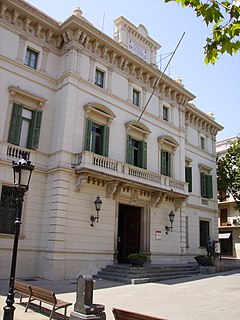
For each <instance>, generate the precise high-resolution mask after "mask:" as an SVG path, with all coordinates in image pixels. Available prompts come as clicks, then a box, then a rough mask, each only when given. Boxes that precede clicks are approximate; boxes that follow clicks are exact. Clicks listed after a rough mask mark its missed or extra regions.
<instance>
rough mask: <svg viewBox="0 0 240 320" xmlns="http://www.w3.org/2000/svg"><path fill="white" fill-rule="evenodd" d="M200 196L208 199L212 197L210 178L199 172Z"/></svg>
mask: <svg viewBox="0 0 240 320" xmlns="http://www.w3.org/2000/svg"><path fill="white" fill-rule="evenodd" d="M200 181H201V196H202V197H203V198H207V199H210V198H212V197H213V186H212V176H211V175H207V174H205V173H204V172H200Z"/></svg>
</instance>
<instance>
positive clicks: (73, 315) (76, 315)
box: [69, 311, 106, 320]
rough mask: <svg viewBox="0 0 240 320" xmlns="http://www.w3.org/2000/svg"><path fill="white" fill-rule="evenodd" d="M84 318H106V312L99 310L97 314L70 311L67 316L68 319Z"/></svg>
mask: <svg viewBox="0 0 240 320" xmlns="http://www.w3.org/2000/svg"><path fill="white" fill-rule="evenodd" d="M86 319H93V320H97V319H99V320H106V313H105V312H101V313H97V314H83V313H80V312H77V311H72V312H71V314H70V318H69V320H86Z"/></svg>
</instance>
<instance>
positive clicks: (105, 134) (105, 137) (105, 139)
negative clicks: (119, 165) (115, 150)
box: [101, 126, 109, 157]
mask: <svg viewBox="0 0 240 320" xmlns="http://www.w3.org/2000/svg"><path fill="white" fill-rule="evenodd" d="M101 138H102V155H103V156H105V157H108V149H109V127H108V126H103V127H102V137H101Z"/></svg>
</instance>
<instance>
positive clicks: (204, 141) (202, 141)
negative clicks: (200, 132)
mask: <svg viewBox="0 0 240 320" xmlns="http://www.w3.org/2000/svg"><path fill="white" fill-rule="evenodd" d="M200 148H201V149H202V150H206V138H205V137H203V136H200Z"/></svg>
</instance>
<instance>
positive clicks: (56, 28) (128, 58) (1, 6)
mask: <svg viewBox="0 0 240 320" xmlns="http://www.w3.org/2000/svg"><path fill="white" fill-rule="evenodd" d="M1 20H2V21H3V23H4V24H6V25H8V26H11V28H12V29H13V28H14V29H15V30H16V33H17V34H20V33H21V34H24V35H25V36H26V37H31V38H32V37H35V38H36V39H35V40H36V41H37V42H40V43H42V46H44V47H47V48H49V49H51V50H55V51H56V50H58V51H59V55H61V54H64V53H65V48H66V47H68V46H69V45H71V44H73V45H74V46H75V47H76V49H77V48H79V49H80V50H82V51H84V50H85V51H86V54H87V55H92V56H94V57H95V58H96V59H101V60H103V62H104V63H105V64H107V65H109V64H110V65H111V67H112V68H114V67H115V68H117V69H119V71H120V70H121V71H122V72H125V73H126V74H128V75H129V76H130V77H131V78H132V79H133V80H134V81H137V82H140V84H141V85H142V86H143V87H146V86H147V87H148V90H153V88H154V86H155V83H156V81H157V79H158V78H159V77H160V76H161V72H160V71H159V70H158V69H156V68H154V67H153V66H151V65H149V64H147V63H146V62H144V61H142V60H141V59H139V58H138V57H136V56H135V55H134V54H132V53H131V52H130V51H128V50H127V49H125V48H124V47H122V46H121V45H120V44H119V43H117V42H116V41H114V40H113V39H112V38H110V37H108V36H107V35H105V34H103V33H102V32H100V31H99V30H98V29H96V28H95V27H94V26H93V25H92V24H90V23H89V22H87V20H86V19H83V18H81V17H78V16H77V15H74V14H73V15H72V16H70V17H69V18H68V19H67V20H65V21H64V22H63V23H59V22H58V21H56V20H54V19H52V18H50V17H49V16H48V15H45V14H44V13H43V12H41V11H39V10H37V8H35V7H33V6H31V5H30V4H28V3H26V2H25V1H22V0H14V1H13V0H2V1H0V23H1ZM150 40H151V41H153V40H152V39H151V38H149V41H150ZM126 76H127V75H126ZM155 92H156V94H162V95H164V96H166V97H168V98H169V99H171V100H172V101H174V102H175V103H177V104H179V105H183V106H185V104H186V102H188V101H190V100H192V99H194V98H195V96H194V95H193V94H191V93H190V92H189V91H187V90H186V89H184V88H183V86H181V85H179V84H178V83H177V82H176V81H175V80H173V79H171V78H170V77H168V76H167V75H164V76H163V77H162V80H161V82H160V83H159V84H158V86H157V88H156V91H155Z"/></svg>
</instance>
